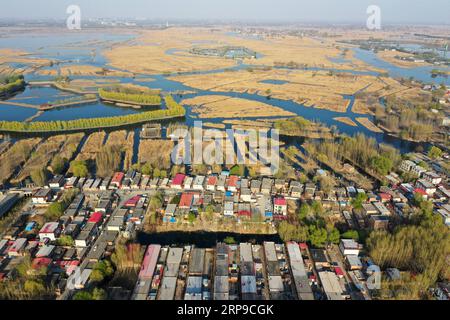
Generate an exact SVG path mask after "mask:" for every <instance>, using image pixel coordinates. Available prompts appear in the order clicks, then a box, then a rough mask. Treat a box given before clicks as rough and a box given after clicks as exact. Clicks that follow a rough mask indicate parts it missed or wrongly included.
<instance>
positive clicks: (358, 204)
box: [351, 192, 367, 209]
mask: <svg viewBox="0 0 450 320" xmlns="http://www.w3.org/2000/svg"><path fill="white" fill-rule="evenodd" d="M366 200H367V195H366V194H365V193H360V192H358V194H357V195H356V197H355V198H353V200H352V201H351V204H352V206H353V208H355V209H362V204H363V203H364V202H365V201H366Z"/></svg>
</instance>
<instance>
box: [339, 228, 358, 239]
mask: <svg viewBox="0 0 450 320" xmlns="http://www.w3.org/2000/svg"><path fill="white" fill-rule="evenodd" d="M341 238H342V239H353V240H355V241H358V240H359V234H358V231H356V230H348V231H346V232H344V233H343V234H341Z"/></svg>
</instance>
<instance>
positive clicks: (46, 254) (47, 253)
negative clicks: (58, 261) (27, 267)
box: [36, 245, 56, 258]
mask: <svg viewBox="0 0 450 320" xmlns="http://www.w3.org/2000/svg"><path fill="white" fill-rule="evenodd" d="M55 248H56V247H55V246H53V245H44V246H42V247H41V248H40V249H39V250H38V252H37V253H36V258H50V257H51V255H52V253H53V251H54V250H55Z"/></svg>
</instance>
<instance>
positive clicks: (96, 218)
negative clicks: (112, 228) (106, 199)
mask: <svg viewBox="0 0 450 320" xmlns="http://www.w3.org/2000/svg"><path fill="white" fill-rule="evenodd" d="M88 222H92V223H95V224H96V225H98V226H100V225H101V224H102V223H103V212H98V211H97V212H94V213H92V214H91V216H90V217H89V219H88Z"/></svg>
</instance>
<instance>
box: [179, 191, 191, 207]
mask: <svg viewBox="0 0 450 320" xmlns="http://www.w3.org/2000/svg"><path fill="white" fill-rule="evenodd" d="M193 198H194V195H193V194H192V193H183V194H182V195H181V199H180V204H179V206H180V207H185V208H190V207H191V205H192V199H193Z"/></svg>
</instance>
